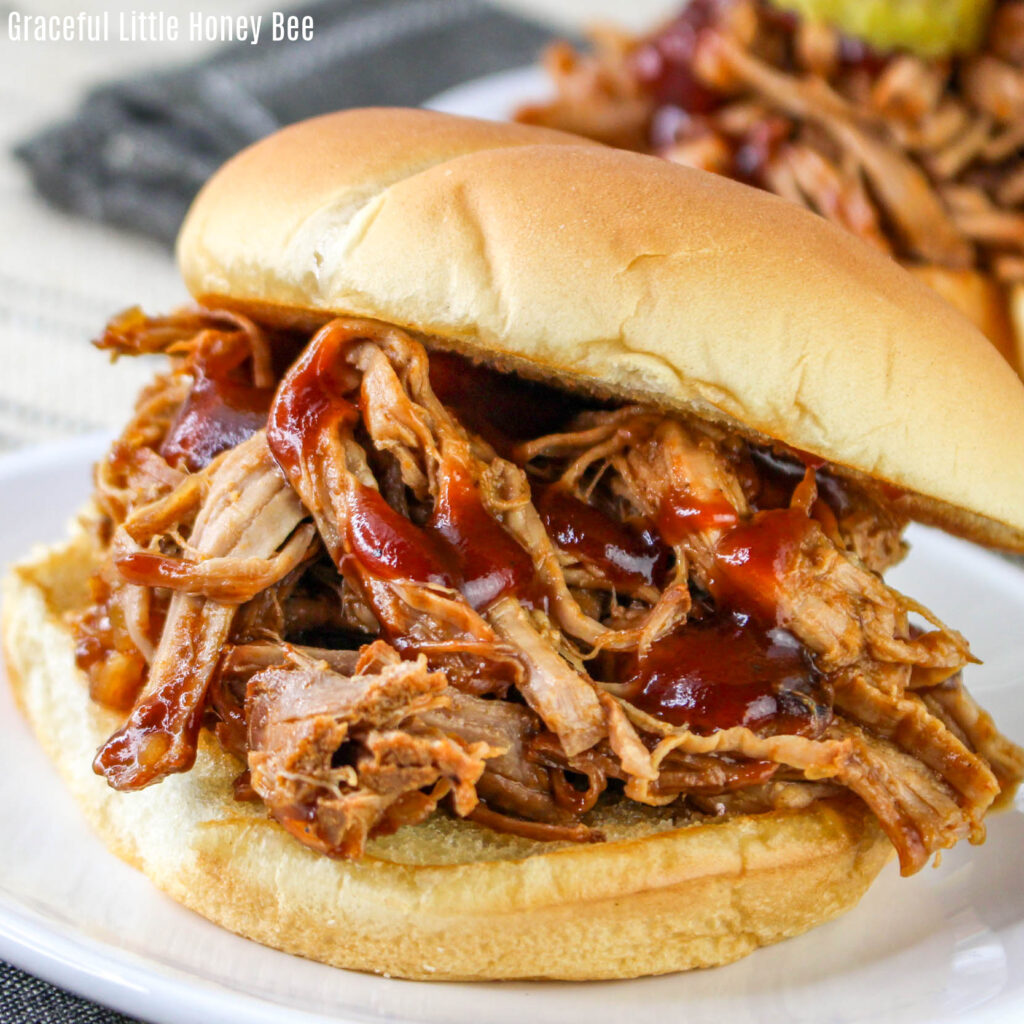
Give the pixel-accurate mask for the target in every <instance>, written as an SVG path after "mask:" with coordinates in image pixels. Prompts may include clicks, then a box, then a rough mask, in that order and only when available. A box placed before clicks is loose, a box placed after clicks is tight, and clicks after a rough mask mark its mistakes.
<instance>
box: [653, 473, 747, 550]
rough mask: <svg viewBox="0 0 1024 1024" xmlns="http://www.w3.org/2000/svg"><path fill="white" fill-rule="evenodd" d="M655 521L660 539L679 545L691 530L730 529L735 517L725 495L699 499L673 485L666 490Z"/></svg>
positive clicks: (702, 531)
mask: <svg viewBox="0 0 1024 1024" xmlns="http://www.w3.org/2000/svg"><path fill="white" fill-rule="evenodd" d="M656 521H657V524H658V532H659V533H660V534H661V536H662V538H663V540H664V541H665V542H666V543H667V544H678V543H679V542H680V541H682V540H683V539H684V538H685V537H686V536H688V535H689V534H691V533H704V532H706V531H708V530H729V529H731V528H732V527H734V526H735V525H736V523H737V521H738V518H737V515H736V509H734V508H733V507H732V505H731V504H730V502H729V501H728V500H727V499H726V497H725V495H724V494H721V493H719V494H716V495H715V496H714V497H712V498H709V499H707V500H701V499H700V498H698V497H696V495H694V494H692V493H690V492H689V491H685V490H682V489H680V488H675V487H673V488H671V489H670V490H669V491H668V492H667V493H666V495H665V498H664V500H663V501H662V503H661V507H660V508H659V509H658V516H657V520H656Z"/></svg>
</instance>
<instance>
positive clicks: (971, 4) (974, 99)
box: [517, 0, 1024, 372]
mask: <svg viewBox="0 0 1024 1024" xmlns="http://www.w3.org/2000/svg"><path fill="white" fill-rule="evenodd" d="M791 7H795V8H798V9H799V10H800V11H801V12H802V15H801V14H797V13H795V12H794V11H791V10H789V9H788V8H791ZM933 8H934V10H933ZM594 40H595V46H594V49H593V51H592V52H589V53H579V52H577V51H575V50H574V49H573V48H572V47H571V46H569V45H568V44H565V43H563V44H559V45H556V46H555V47H554V48H552V49H551V51H550V52H549V54H548V56H547V61H546V64H547V67H548V70H549V72H550V74H551V77H552V79H553V82H554V85H555V88H556V91H557V94H556V96H555V98H554V99H553V100H551V101H550V102H547V103H543V104H535V105H532V106H529V107H525V108H523V109H522V110H520V111H519V113H518V115H517V116H518V118H519V120H521V121H523V122H525V123H530V124H538V125H546V126H549V127H554V128H559V129H562V130H565V131H572V132H576V133H578V134H581V135H586V136H588V137H592V138H595V139H599V140H601V141H603V142H606V143H610V144H612V145H616V146H623V147H625V148H628V149H635V150H639V151H641V152H648V153H655V154H657V155H660V156H663V157H665V158H667V159H669V160H672V161H674V162H676V163H681V164H686V165H687V166H690V167H697V168H700V169H702V170H706V171H713V172H715V173H717V174H723V175H726V176H728V177H731V178H735V179H736V180H738V181H742V182H745V183H746V184H750V185H755V186H757V187H760V188H763V189H767V190H769V191H771V192H774V193H776V194H777V195H780V196H782V197H784V198H785V199H788V200H790V201H792V202H794V203H797V204H799V205H800V206H804V207H806V208H807V209H810V210H813V211H815V212H816V213H819V214H821V215H822V216H824V217H826V218H828V219H829V220H831V221H832V222H833V223H836V224H839V225H840V226H841V227H844V228H845V229H846V230H847V231H850V232H852V233H853V234H854V235H856V236H857V237H859V238H861V239H863V240H864V241H866V242H867V243H868V244H870V245H873V246H874V247H876V248H877V249H880V250H881V251H883V252H886V253H889V254H891V255H892V256H894V257H895V258H896V259H898V260H900V262H902V263H904V264H905V265H906V266H908V267H910V268H911V269H912V270H914V272H915V273H917V274H918V275H919V276H921V277H922V279H923V280H925V281H926V282H927V283H928V284H930V285H931V286H932V287H933V288H935V289H936V290H937V291H938V292H939V293H940V294H941V295H943V296H944V297H945V298H946V299H947V300H948V301H950V302H952V303H953V304H954V305H956V306H957V307H958V308H960V309H961V310H962V311H963V312H965V313H966V314H967V315H968V316H970V317H971V319H973V320H974V321H975V323H976V324H977V325H978V326H979V327H980V328H981V329H982V331H984V332H985V334H987V335H988V337H989V338H990V340H991V341H992V342H993V343H994V344H995V345H996V347H997V348H998V349H999V350H1000V351H1001V352H1002V353H1003V355H1004V356H1006V358H1007V359H1008V360H1009V361H1010V362H1011V364H1013V365H1014V366H1015V367H1016V368H1017V370H1018V372H1024V206H1022V204H1024V161H1022V159H1021V155H1022V152H1024V2H1021V0H1001V2H999V3H997V4H995V5H994V6H993V5H992V4H990V3H987V2H979V0H928V2H924V0H910V2H900V3H893V2H892V0H876V2H870V3H869V2H865V0H778V2H773V0H690V2H689V3H688V4H686V5H685V7H683V10H682V12H681V14H680V15H679V16H678V17H676V18H674V19H672V20H670V21H668V22H666V23H665V24H664V25H662V26H661V27H659V28H658V29H656V30H655V31H653V32H652V33H651V34H650V35H648V36H646V37H640V38H637V37H633V36H630V35H626V34H624V33H622V32H616V31H614V30H599V31H597V32H596V33H595V37H594ZM964 51H966V52H964Z"/></svg>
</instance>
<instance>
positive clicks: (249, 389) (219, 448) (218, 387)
mask: <svg viewBox="0 0 1024 1024" xmlns="http://www.w3.org/2000/svg"><path fill="white" fill-rule="evenodd" d="M246 358H247V353H246V352H245V351H244V349H243V348H242V347H241V346H235V348H234V350H233V351H232V350H229V351H227V352H199V353H196V354H195V355H194V356H193V357H192V359H191V360H190V364H189V368H190V372H191V373H192V377H193V383H192V388H191V390H190V391H189V394H188V397H187V398H186V399H185V402H184V403H183V405H182V407H181V410H180V411H179V413H178V416H177V419H176V420H175V421H174V424H173V425H172V426H171V429H170V430H169V431H168V433H167V436H166V438H164V442H163V444H162V445H161V448H160V454H161V455H163V457H164V458H165V459H166V460H167V461H168V462H169V463H171V465H174V466H184V467H185V468H187V469H189V470H190V471H192V472H195V471H196V470H199V469H202V468H203V467H204V466H206V465H208V464H209V463H210V461H211V460H212V459H213V458H214V457H215V456H217V455H219V454H220V453H221V452H224V451H227V450H228V449H229V448H234V447H235V446H236V445H239V444H241V443H242V442H243V441H245V440H247V439H248V438H250V437H252V435H253V434H255V433H256V431H257V430H262V429H263V427H264V426H266V423H267V413H268V412H269V411H270V403H271V401H272V400H273V398H274V389H273V388H257V387H253V385H252V384H250V383H248V382H247V380H246V378H247V376H248V374H246V373H245V372H244V371H243V369H242V364H243V363H244V361H245V360H246Z"/></svg>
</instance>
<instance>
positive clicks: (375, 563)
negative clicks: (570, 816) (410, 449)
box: [268, 325, 842, 734]
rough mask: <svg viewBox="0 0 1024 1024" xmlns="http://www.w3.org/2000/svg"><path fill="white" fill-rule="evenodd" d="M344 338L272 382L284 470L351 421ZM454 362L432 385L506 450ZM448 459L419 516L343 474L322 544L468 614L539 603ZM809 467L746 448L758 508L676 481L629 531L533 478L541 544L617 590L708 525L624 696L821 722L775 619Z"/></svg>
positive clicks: (475, 378) (699, 727) (533, 585)
mask: <svg viewBox="0 0 1024 1024" xmlns="http://www.w3.org/2000/svg"><path fill="white" fill-rule="evenodd" d="M350 340H351V337H350V335H348V334H347V333H345V332H335V331H333V330H332V327H331V325H328V326H327V327H326V328H324V329H323V330H322V331H321V333H320V334H319V335H318V336H317V337H316V338H315V339H314V340H313V341H312V342H311V344H310V346H309V348H308V349H307V351H306V353H305V354H304V355H303V357H302V358H301V359H300V360H299V362H298V363H297V364H296V365H295V366H294V367H293V368H292V370H291V371H289V373H288V374H287V376H286V377H285V379H284V381H283V382H282V384H281V386H280V388H279V389H278V393H277V396H276V399H275V401H274V404H273V406H272V409H271V414H270V421H269V425H268V442H269V444H270V448H271V451H272V452H273V453H274V456H275V458H276V459H277V461H278V463H279V464H280V465H281V467H282V469H283V470H284V471H285V473H286V474H288V476H289V477H290V478H292V479H293V480H294V479H295V478H296V476H297V475H301V473H302V472H303V469H302V465H303V462H304V461H305V460H306V459H307V458H309V457H310V456H311V455H312V454H313V449H314V448H315V446H316V443H317V438H318V437H319V435H320V433H321V431H323V430H325V429H330V428H331V427H332V426H338V427H342V426H344V427H348V428H352V427H354V426H355V425H356V424H357V422H358V420H359V410H358V407H357V405H355V404H354V403H353V402H351V401H349V400H348V399H347V398H346V397H344V396H345V395H346V394H351V393H352V392H353V391H354V390H355V388H356V387H357V385H358V381H357V380H356V378H355V374H354V373H353V372H352V371H351V370H349V369H348V368H347V367H345V366H344V364H343V362H342V359H341V357H342V355H343V349H344V346H345V345H346V344H348V342H349V341H350ZM458 359H459V357H455V356H450V355H446V356H443V357H441V359H438V358H437V357H436V356H432V357H431V360H432V372H431V380H432V382H433V383H435V384H436V385H437V387H438V391H440V392H441V393H442V394H443V395H444V398H445V399H446V400H447V401H448V402H449V403H450V404H452V405H453V406H456V408H457V409H458V412H459V414H460V417H465V419H466V421H467V422H472V423H473V425H474V427H476V428H477V429H478V430H481V432H482V433H485V434H487V435H489V438H490V440H491V441H492V443H494V442H495V441H496V442H497V443H498V445H502V446H504V445H505V444H506V443H507V441H508V439H509V436H510V435H509V429H510V427H509V425H508V424H507V423H506V424H502V426H501V427H498V426H495V425H494V424H493V423H490V426H488V423H489V422H490V421H489V419H488V410H487V408H486V407H485V401H484V399H486V396H487V395H488V394H490V393H493V392H494V387H493V386H492V385H493V384H494V382H493V381H490V380H489V379H488V376H487V375H488V374H490V373H491V372H490V371H481V370H479V369H478V368H471V369H470V370H467V374H468V377H467V380H468V383H469V385H470V386H466V387H462V388H459V387H458V385H457V380H458V373H457V369H458V368H457V365H456V362H457V361H458ZM466 366H467V367H468V366H469V364H468V363H467V364H466ZM435 367H436V368H435ZM493 376H497V375H493ZM481 381H482V382H483V385H482V387H481V390H480V391H479V393H478V394H475V395H474V394H472V393H471V392H472V390H473V389H472V384H474V383H480V382H481ZM526 418H527V419H529V418H531V417H530V416H529V410H526ZM520 426H521V424H520ZM520 436H521V435H520ZM445 470H446V471H445V472H444V473H443V475H442V479H441V493H440V495H439V496H438V499H437V501H436V503H435V507H434V510H433V512H432V513H431V515H430V517H429V518H428V520H427V522H426V523H425V524H424V526H422V527H421V526H417V525H416V524H415V523H413V522H412V521H411V520H409V519H407V518H406V517H405V516H403V515H401V514H400V513H399V512H397V511H395V510H394V509H392V508H391V507H390V506H389V505H388V504H387V502H386V501H385V500H384V498H383V496H382V495H381V494H380V493H379V492H378V491H376V490H375V489H373V488H372V487H368V486H366V485H364V484H361V483H355V484H352V483H349V484H348V485H347V486H348V487H349V493H348V494H347V495H346V500H347V503H348V508H349V516H348V522H347V527H346V536H345V538H344V540H345V547H346V549H347V550H346V551H337V552H331V554H332V556H333V557H334V559H335V561H336V562H337V564H338V565H339V567H340V568H341V570H342V571H343V572H344V571H345V568H346V565H345V563H346V560H347V559H349V558H352V559H355V560H356V561H357V562H358V564H359V567H360V568H361V570H362V571H363V572H364V573H366V574H368V575H370V576H371V577H375V578H377V579H383V580H394V579H408V580H412V581H415V582H418V583H432V584H438V585H442V586H447V587H455V588H457V589H459V590H460V591H461V592H462V593H463V595H464V596H465V597H466V599H467V601H468V602H469V603H470V605H471V606H472V607H474V608H475V609H477V610H485V609H486V608H487V607H488V606H489V605H491V604H492V603H494V602H495V601H497V600H498V599H499V598H501V597H503V596H505V595H509V594H511V595H515V596H516V597H517V598H518V599H520V600H522V601H524V603H528V604H530V603H536V602H538V601H541V602H542V601H543V595H539V594H538V584H537V580H536V575H535V572H534V568H533V564H532V561H531V559H530V558H529V556H528V555H527V553H526V552H525V551H524V550H523V549H522V547H520V545H519V544H518V543H517V542H516V541H515V540H514V539H513V538H512V537H511V536H510V535H509V534H508V533H507V532H506V531H505V530H504V528H503V527H502V526H501V524H500V523H499V522H498V521H497V520H496V519H494V518H493V517H492V516H491V515H490V513H489V512H488V511H487V510H486V508H485V507H484V505H483V502H482V500H481V498H480V494H479V491H478V488H477V484H476V482H475V481H474V480H473V479H472V476H471V474H470V472H469V470H468V468H467V467H466V466H464V465H462V464H460V463H458V462H456V461H452V463H451V464H449V465H446V467H445ZM814 472H815V467H813V466H808V467H806V469H804V468H803V467H800V466H799V463H796V464H795V465H794V464H791V463H790V462H789V460H786V459H779V458H778V457H776V456H770V455H767V454H765V455H760V454H758V455H756V456H754V457H753V459H752V466H751V467H748V476H752V479H753V483H754V484H755V486H756V491H757V494H756V495H755V508H756V509H757V510H756V511H755V512H754V515H753V516H752V518H750V519H749V520H747V521H741V520H740V519H739V517H738V515H737V513H736V511H735V509H734V508H733V507H732V506H731V505H730V504H729V503H728V501H727V500H726V499H725V498H724V496H721V497H719V498H716V499H714V500H712V501H708V502H699V501H697V500H696V499H695V498H694V496H693V495H692V493H690V492H689V491H687V490H686V489H685V488H679V489H676V490H674V491H671V492H670V493H669V495H668V496H667V498H666V500H665V502H664V503H663V505H662V508H661V509H659V513H658V515H657V517H656V521H655V523H653V524H649V523H644V524H643V525H642V526H641V527H640V528H639V529H636V530H633V529H630V528H629V527H627V526H626V525H625V524H623V523H621V522H618V521H616V520H614V519H612V518H611V517H610V516H607V515H605V513H604V512H602V511H601V510H600V509H598V508H596V507H595V506H593V505H591V504H588V503H586V502H582V501H580V500H579V499H577V498H576V497H574V496H573V495H571V494H569V493H568V492H567V491H566V490H565V489H564V488H562V487H560V486H559V485H557V484H551V485H546V486H545V485H540V486H538V487H537V488H536V494H535V500H536V505H537V509H538V512H539V514H540V516H541V519H542V521H543V522H544V525H545V528H546V529H547V531H548V533H549V536H551V538H552V540H553V541H554V543H555V544H556V545H557V546H558V547H560V548H561V549H562V550H564V551H566V552H568V553H570V554H572V555H574V556H576V557H578V558H579V559H580V560H581V561H582V562H585V563H588V564H590V565H591V566H592V567H594V568H595V569H596V570H597V571H598V572H600V573H602V574H603V575H604V576H605V577H606V578H607V579H608V580H609V582H611V583H612V584H613V585H615V586H618V587H622V588H623V589H626V590H628V589H629V588H630V587H636V586H639V585H642V584H654V585H662V584H663V582H664V579H665V576H666V573H667V565H668V562H669V555H668V549H667V547H666V545H670V544H676V543H679V542H680V541H681V540H683V539H684V538H685V537H686V536H687V535H688V534H689V533H691V532H697V531H706V530H716V531H720V533H721V535H720V537H719V540H718V543H717V545H716V551H715V569H714V573H713V577H712V579H711V580H710V581H709V589H710V591H711V593H710V597H711V598H712V599H713V602H714V604H713V606H709V607H708V608H707V609H706V610H705V612H704V614H703V616H701V614H700V612H699V611H698V612H697V613H695V615H694V616H691V619H690V620H689V621H688V622H687V623H686V624H685V625H684V626H683V627H682V628H680V629H678V630H676V631H675V632H674V633H672V634H670V635H669V636H667V637H664V638H662V639H661V640H659V641H657V642H655V643H654V644H653V645H652V647H651V648H650V650H649V651H648V652H647V653H646V654H645V655H644V656H643V657H638V658H635V659H633V664H632V665H631V666H630V668H629V669H628V670H627V674H626V681H627V683H628V684H630V686H631V690H630V699H631V700H632V701H634V702H635V703H636V704H637V706H638V707H640V708H641V709H642V710H644V711H647V712H648V713H649V714H652V715H654V716H655V717H658V718H661V719H663V720H664V721H667V722H670V723H672V724H676V725H687V726H689V727H690V728H693V729H694V730H696V731H700V732H712V731H714V730H717V729H726V728H730V727H732V726H737V725H743V726H747V727H749V728H752V729H757V730H758V731H760V732H762V733H763V732H787V733H803V734H809V733H817V732H819V731H820V729H821V728H822V726H823V724H824V723H825V722H826V721H827V715H828V711H829V709H828V708H827V707H826V706H824V705H823V703H822V699H821V689H822V688H821V686H820V682H821V681H820V676H819V674H818V673H817V671H816V670H815V668H814V665H813V663H812V661H811V659H810V657H809V656H808V654H807V652H806V651H805V650H804V649H803V647H802V645H801V644H800V643H799V641H797V640H796V638H795V637H793V636H792V634H790V633H789V632H788V631H786V630H785V629H784V628H782V627H781V626H780V625H779V624H778V623H777V622H776V621H775V615H776V612H775V608H776V597H777V588H778V580H779V577H780V575H781V574H782V573H783V572H784V571H785V569H786V566H787V565H788V563H789V561H790V559H791V558H792V557H794V555H795V553H796V551H797V550H798V549H799V546H800V544H801V543H802V541H803V539H804V537H805V536H806V534H807V531H808V530H809V529H810V528H811V519H810V518H809V515H808V512H807V511H805V510H804V509H802V508H798V507H793V508H790V507H788V501H789V500H791V498H792V494H793V491H794V486H795V485H796V483H798V482H799V480H800V478H801V477H803V476H805V475H806V474H808V473H810V474H812V475H813V474H814ZM823 489H824V490H825V491H826V498H830V499H832V501H830V502H829V505H831V504H832V502H835V504H836V505H839V506H840V508H838V509H836V510H835V511H837V512H838V511H841V497H842V495H841V488H840V487H839V485H838V483H834V485H829V484H826V485H825V487H824V488H823ZM787 492H788V493H787Z"/></svg>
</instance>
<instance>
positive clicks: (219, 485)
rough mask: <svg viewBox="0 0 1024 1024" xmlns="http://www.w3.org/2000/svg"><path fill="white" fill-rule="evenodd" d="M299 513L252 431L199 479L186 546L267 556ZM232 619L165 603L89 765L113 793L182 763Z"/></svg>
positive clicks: (212, 608) (189, 598)
mask: <svg viewBox="0 0 1024 1024" xmlns="http://www.w3.org/2000/svg"><path fill="white" fill-rule="evenodd" d="M182 486H185V485H184V484H183V485H182ZM164 500H165V501H169V500H170V499H164ZM305 515H306V513H305V510H304V509H303V507H302V505H301V503H300V502H299V500H298V498H297V497H296V496H295V495H294V494H293V493H292V491H291V490H290V488H289V487H288V484H287V482H286V480H285V479H284V476H283V474H282V473H281V471H280V469H279V468H278V467H277V464H276V463H275V462H274V460H273V459H272V458H271V456H270V452H269V451H268V449H267V444H266V438H265V436H264V434H263V433H262V432H260V433H258V434H256V435H254V436H253V437H252V438H251V439H250V440H248V441H246V442H243V443H242V444H241V445H239V446H238V447H237V448H234V449H232V450H231V451H230V452H228V453H227V454H226V455H225V456H224V457H223V459H222V460H221V461H220V462H218V463H217V465H216V467H215V469H214V470H213V471H212V472H211V473H210V474H209V492H208V494H207V495H206V497H205V500H203V501H202V502H201V503H200V505H199V510H198V513H197V514H196V517H195V521H194V523H193V524H192V529H191V533H190V535H189V545H190V547H192V548H194V549H195V551H196V552H197V553H198V554H199V555H200V556H201V557H224V556H232V557H234V558H258V559H270V558H272V557H273V556H274V554H275V552H276V551H277V550H278V548H279V547H280V546H281V544H282V543H284V542H285V541H287V539H288V537H289V536H290V535H291V534H292V532H293V531H294V530H295V528H296V527H297V526H298V525H299V523H300V522H301V521H302V519H303V518H305ZM125 529H126V532H129V533H130V531H131V524H130V522H129V523H128V524H126V527H125ZM307 539H308V535H307ZM234 615H235V606H234V605H230V604H221V603H218V602H216V601H211V600H207V599H205V598H203V597H199V596H194V595H192V594H189V593H176V594H175V595H174V597H173V598H172V599H171V602H170V606H169V608H168V612H167V620H166V623H165V624H164V627H163V631H162V633H161V637H160V643H159V646H158V647H157V650H156V653H155V654H154V656H153V662H152V664H151V665H150V667H149V673H148V679H147V681H146V686H145V689H144V691H143V693H142V694H141V695H140V697H139V699H138V700H137V701H136V703H135V706H134V707H133V708H132V710H131V712H130V714H129V716H128V720H127V721H126V723H125V724H124V725H123V726H122V727H121V728H120V729H119V730H118V731H117V732H116V733H114V735H113V736H111V737H110V739H108V740H107V741H106V743H104V744H103V746H102V747H101V748H100V750H99V752H98V753H97V755H96V760H95V761H94V763H93V768H94V770H95V771H96V772H97V774H100V775H103V776H104V777H105V778H106V779H107V781H108V782H109V783H110V785H112V786H113V787H114V788H115V789H139V788H141V787H143V786H148V785H150V784H151V783H153V782H157V781H159V780H160V779H161V778H163V777H164V776H165V775H167V774H169V773H171V772H180V771H187V770H188V769H189V768H190V767H191V766H192V763H193V761H194V760H195V754H196V740H197V737H198V733H199V728H200V725H201V720H202V711H203V701H204V698H205V695H206V689H207V686H208V684H209V682H210V679H211V677H212V675H213V672H214V669H215V667H216V664H217V661H218V659H219V657H220V653H221V649H222V648H223V646H224V644H225V643H226V641H227V639H228V636H229V633H230V628H231V622H232V619H233V618H234Z"/></svg>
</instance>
